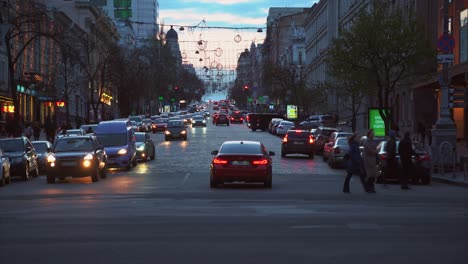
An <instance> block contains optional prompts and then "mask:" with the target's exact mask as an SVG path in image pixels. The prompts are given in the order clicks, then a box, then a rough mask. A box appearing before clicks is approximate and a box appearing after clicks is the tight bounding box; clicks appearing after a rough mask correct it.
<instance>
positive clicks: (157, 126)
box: [151, 118, 168, 133]
mask: <svg viewBox="0 0 468 264" xmlns="http://www.w3.org/2000/svg"><path fill="white" fill-rule="evenodd" d="M167 120H168V119H167V118H157V119H155V120H154V122H153V124H152V125H151V130H152V132H153V133H157V132H159V131H164V130H166V127H167Z"/></svg>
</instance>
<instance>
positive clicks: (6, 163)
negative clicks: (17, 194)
mask: <svg viewBox="0 0 468 264" xmlns="http://www.w3.org/2000/svg"><path fill="white" fill-rule="evenodd" d="M0 167H1V168H2V171H0V186H4V185H5V184H10V182H11V177H10V159H9V158H8V157H6V156H5V154H4V153H3V150H1V149H0Z"/></svg>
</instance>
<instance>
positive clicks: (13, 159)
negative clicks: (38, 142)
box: [0, 137, 39, 181]
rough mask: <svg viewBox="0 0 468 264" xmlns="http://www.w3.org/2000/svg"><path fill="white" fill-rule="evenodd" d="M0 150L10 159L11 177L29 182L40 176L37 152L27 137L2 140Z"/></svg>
mask: <svg viewBox="0 0 468 264" xmlns="http://www.w3.org/2000/svg"><path fill="white" fill-rule="evenodd" d="M0 149H2V150H3V154H4V156H5V157H8V158H9V159H10V175H11V176H20V177H22V178H23V180H26V181H27V180H29V179H30V176H32V177H37V176H39V163H38V161H37V155H36V151H35V150H34V146H33V145H32V144H31V142H30V141H29V139H28V138H27V137H17V138H3V139H0Z"/></svg>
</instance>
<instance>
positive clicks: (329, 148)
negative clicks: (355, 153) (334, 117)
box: [322, 131, 353, 161]
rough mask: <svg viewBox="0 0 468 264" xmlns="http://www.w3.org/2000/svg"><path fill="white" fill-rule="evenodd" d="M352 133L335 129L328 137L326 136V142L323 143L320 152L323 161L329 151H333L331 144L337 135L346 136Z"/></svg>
mask: <svg viewBox="0 0 468 264" xmlns="http://www.w3.org/2000/svg"><path fill="white" fill-rule="evenodd" d="M352 135H353V133H350V132H340V131H335V132H333V133H331V135H330V137H329V138H328V142H327V143H326V144H325V145H323V153H322V159H323V161H327V160H328V157H329V155H330V153H331V152H332V151H333V149H332V148H333V146H334V145H335V141H336V139H337V138H339V137H344V138H348V137H350V136H352Z"/></svg>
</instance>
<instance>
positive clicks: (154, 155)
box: [150, 149, 156, 160]
mask: <svg viewBox="0 0 468 264" xmlns="http://www.w3.org/2000/svg"><path fill="white" fill-rule="evenodd" d="M155 158H156V150H154V149H153V155H151V156H150V159H151V160H154V159H155Z"/></svg>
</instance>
